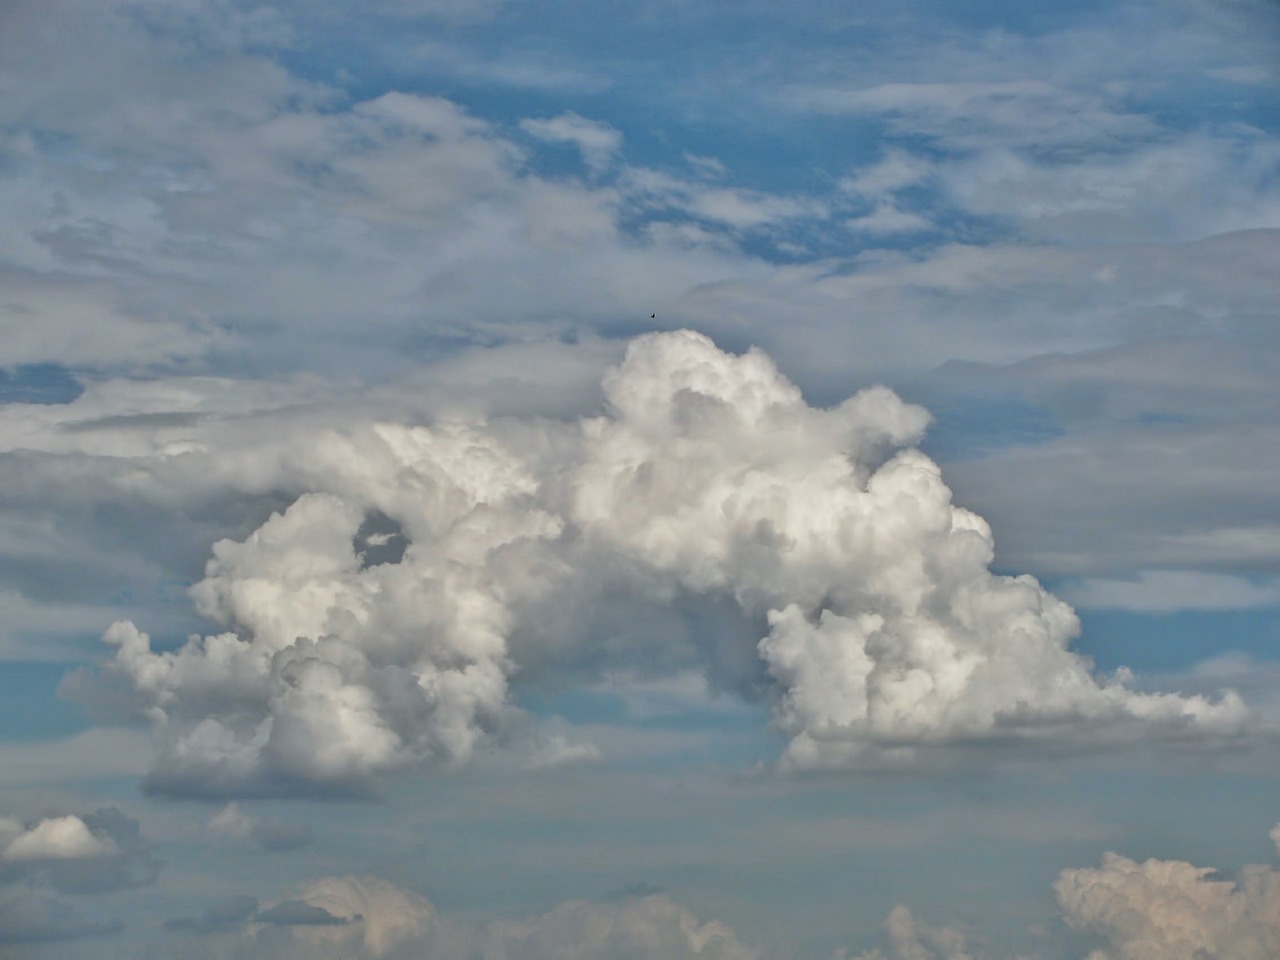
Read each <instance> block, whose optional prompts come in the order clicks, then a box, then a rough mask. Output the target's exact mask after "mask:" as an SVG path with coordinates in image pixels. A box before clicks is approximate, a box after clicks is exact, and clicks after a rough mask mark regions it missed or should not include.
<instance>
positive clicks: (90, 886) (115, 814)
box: [0, 807, 161, 893]
mask: <svg viewBox="0 0 1280 960" xmlns="http://www.w3.org/2000/svg"><path fill="white" fill-rule="evenodd" d="M160 866H161V863H160V860H159V859H158V858H157V857H156V855H155V853H154V851H153V850H152V848H151V845H150V843H148V842H147V841H146V840H145V838H143V836H142V832H141V829H140V827H139V824H138V821H137V820H134V819H133V818H132V817H129V816H126V815H125V814H124V813H121V812H120V811H119V810H117V809H115V808H113V807H105V808H103V809H101V810H96V811H94V812H93V813H86V814H84V815H82V816H76V815H67V816H62V817H47V818H44V819H42V820H38V821H36V822H35V823H32V824H30V825H25V826H24V825H23V824H22V823H21V822H19V821H18V820H15V819H13V818H11V817H0V884H3V883H12V882H18V881H22V882H25V883H28V884H36V885H47V886H49V887H51V888H53V889H54V890H57V891H59V892H62V893H100V892H105V891H109V890H121V889H126V888H129V887H138V886H145V885H147V884H150V883H154V882H155V879H156V877H157V876H158V875H159V873H160Z"/></svg>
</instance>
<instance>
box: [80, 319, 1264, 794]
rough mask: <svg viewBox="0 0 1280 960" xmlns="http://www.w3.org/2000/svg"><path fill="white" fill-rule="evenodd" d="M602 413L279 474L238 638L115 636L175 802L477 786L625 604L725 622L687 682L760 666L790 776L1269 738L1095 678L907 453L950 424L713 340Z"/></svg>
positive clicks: (233, 597)
mask: <svg viewBox="0 0 1280 960" xmlns="http://www.w3.org/2000/svg"><path fill="white" fill-rule="evenodd" d="M603 385H604V392H605V398H606V409H605V412H604V413H603V414H601V415H599V416H595V417H588V418H584V419H581V420H577V421H570V422H565V421H550V420H540V419H524V420H521V419H512V418H507V419H499V420H494V421H491V422H482V421H471V422H458V421H442V422H438V423H434V424H431V425H405V424H400V423H388V422H377V423H367V424H364V425H356V426H352V427H347V428H344V429H342V430H341V431H339V430H333V431H330V432H326V433H323V434H321V435H319V436H316V437H308V438H306V442H305V443H303V442H297V443H293V444H291V445H290V444H287V443H286V444H282V449H281V450H280V451H277V452H276V453H275V454H274V455H273V456H274V457H275V459H276V461H279V462H284V461H287V466H286V467H285V468H284V469H287V470H288V472H289V474H290V476H292V477H294V478H300V480H299V482H300V484H301V485H302V486H303V487H304V488H305V489H306V491H307V492H305V493H304V494H303V495H301V496H299V497H297V499H296V500H294V501H293V503H292V504H291V505H290V506H289V507H288V508H287V509H285V510H284V511H283V512H280V513H277V514H275V515H273V516H272V517H271V518H270V519H269V520H267V521H266V522H265V523H264V524H262V526H261V527H259V528H258V529H257V530H256V531H254V532H253V533H252V534H251V535H250V536H249V537H247V538H246V539H244V540H242V541H231V540H224V541H221V542H219V543H217V544H215V545H214V548H213V556H212V558H211V559H210V560H209V562H208V565H207V568H206V571H205V577H204V579H203V580H201V581H200V582H199V583H197V584H196V585H195V586H194V587H193V588H192V591H191V593H192V597H193V599H194V603H195V606H196V609H197V610H198V612H199V613H201V614H202V615H203V616H205V617H207V618H209V619H211V620H213V621H215V622H217V623H219V624H221V625H223V627H224V628H225V629H224V631H223V632H221V633H215V634H212V635H209V636H204V637H193V638H191V639H190V640H189V641H188V642H187V643H186V644H185V645H183V646H181V647H180V648H178V649H176V650H165V651H158V650H156V649H153V647H152V644H151V641H150V638H149V637H148V636H147V635H146V634H145V633H143V632H142V631H141V630H140V629H139V628H138V627H136V626H135V625H134V624H132V623H129V622H120V623H116V624H114V625H112V626H111V627H110V629H108V630H107V632H106V634H105V636H104V639H105V640H106V642H107V643H108V644H110V645H111V646H112V647H113V648H114V653H113V656H112V657H111V659H110V661H109V662H108V663H107V665H106V666H105V668H104V671H103V681H104V682H106V683H110V684H113V685H115V686H116V687H117V688H120V689H121V690H123V691H124V693H125V695H126V696H127V698H129V699H130V700H131V701H132V702H133V703H134V704H135V705H136V707H137V709H138V711H139V712H141V713H144V714H145V715H146V716H148V717H149V718H150V720H151V722H152V723H153V724H154V726H155V728H156V730H157V733H158V737H159V744H160V746H159V755H158V758H157V761H156V765H155V768H154V770H153V772H152V775H151V783H152V785H153V787H155V788H157V789H161V790H170V791H178V792H199V793H208V792H220V793H231V794H234V793H251V792H262V791H268V792H270V791H280V790H300V789H301V790H305V789H311V788H324V789H332V788H335V787H341V786H359V785H361V784H365V783H367V782H368V781H369V779H370V778H375V777H377V776H379V775H381V774H383V773H385V772H387V771H389V770H392V769H395V768H399V767H403V766H407V765H411V764H417V763H423V762H434V763H438V764H443V765H446V766H449V765H458V764H463V763H466V762H468V761H469V760H470V759H472V758H473V757H474V756H475V754H476V753H477V751H479V750H483V749H485V748H486V747H487V746H489V745H491V744H493V743H494V742H496V741H498V740H501V739H502V738H503V737H504V735H505V733H506V732H508V731H509V730H510V729H511V728H512V725H513V721H514V720H515V719H516V718H518V717H519V711H518V709H517V708H516V706H515V701H514V698H513V693H512V689H513V680H516V681H518V678H519V676H520V674H521V672H522V671H530V670H540V671H544V672H545V671H560V672H561V673H563V674H564V675H566V676H572V675H574V672H575V671H576V670H579V669H580V668H581V665H582V664H583V663H592V664H600V663H601V662H602V660H603V659H607V654H606V653H605V651H607V650H608V649H610V648H609V646H608V644H605V643H603V642H602V641H603V639H606V638H602V637H601V636H600V635H599V633H598V631H597V630H595V629H594V627H593V624H598V623H599V622H600V616H599V611H600V609H601V607H602V606H603V605H605V604H607V603H609V602H610V599H611V598H616V597H618V596H619V595H623V594H625V595H628V596H630V597H632V598H633V599H634V598H639V599H640V600H641V601H643V602H645V603H650V604H660V605H670V604H671V603H672V602H673V601H674V599H675V598H677V597H681V596H694V597H704V598H714V599H717V600H720V601H724V602H731V604H732V606H733V607H734V608H735V609H736V610H737V611H738V613H739V614H740V624H739V627H740V628H739V629H736V630H731V631H726V632H725V635H724V636H715V637H712V638H709V639H707V640H706V641H705V642H704V643H703V645H702V646H701V647H699V648H698V649H696V650H693V651H691V652H690V651H685V652H684V653H683V654H682V656H685V657H686V659H687V658H688V657H692V658H694V659H695V660H698V658H701V661H700V662H701V665H702V667H703V669H704V670H707V671H711V670H712V669H713V661H714V662H720V661H723V660H724V659H726V655H728V656H730V658H731V657H732V656H737V657H739V658H742V657H743V656H744V655H745V656H747V657H750V658H753V659H756V658H758V659H756V662H757V667H758V669H757V676H756V677H755V682H756V686H757V687H758V688H763V691H764V693H765V694H766V695H767V696H768V697H770V698H771V701H772V703H773V710H774V714H773V715H774V719H775V722H776V724H777V726H778V727H779V728H780V729H781V730H783V731H784V732H785V733H786V734H787V735H788V736H789V737H790V742H789V744H788V746H787V747H786V750H785V753H784V755H783V757H782V761H781V762H782V765H783V766H784V767H786V768H790V769H797V770H816V769H850V768H857V767H860V766H867V765H883V764H885V763H892V764H903V765H910V764H914V763H918V762H920V761H921V760H922V759H923V758H924V757H926V756H929V755H936V754H937V753H939V752H945V751H946V750H947V749H948V748H951V747H956V746H960V745H965V744H971V743H974V742H990V741H1000V742H1018V743H1027V742H1030V743H1035V744H1043V745H1055V744H1073V745H1080V744H1084V745H1097V744H1105V743H1113V742H1120V741H1127V740H1133V739H1137V738H1141V739H1151V738H1166V737H1167V738H1203V737H1223V736H1234V735H1238V734H1239V733H1240V732H1241V731H1242V730H1243V729H1244V727H1245V726H1246V725H1247V723H1248V714H1247V711H1246V709H1245V707H1244V705H1243V704H1242V702H1241V701H1240V699H1239V698H1238V697H1237V696H1236V695H1235V694H1233V693H1230V692H1228V693H1226V694H1224V695H1223V696H1222V697H1221V698H1220V699H1218V700H1216V701H1211V700H1209V699H1206V698H1204V697H1201V696H1189V697H1184V696H1178V695H1175V694H1171V693H1141V692H1137V691H1135V690H1134V689H1132V688H1131V687H1130V686H1129V685H1127V683H1126V676H1125V675H1124V674H1121V675H1118V676H1116V677H1110V678H1102V677H1098V676H1096V675H1095V674H1094V673H1093V671H1092V670H1091V665H1090V663H1089V662H1088V661H1087V660H1086V659H1085V658H1083V657H1081V656H1079V655H1078V654H1076V653H1074V652H1073V651H1072V650H1071V649H1070V643H1071V641H1072V640H1073V638H1074V637H1075V635H1076V634H1077V632H1078V629H1079V625H1078V621H1077V619H1076V617H1075V615H1074V613H1073V611H1072V610H1071V608H1070V607H1069V606H1067V605H1066V604H1065V603H1063V602H1062V601H1060V600H1058V599H1057V598H1055V597H1054V596H1052V595H1051V594H1049V593H1048V592H1046V591H1045V590H1044V589H1043V588H1042V587H1041V586H1040V585H1039V584H1038V583H1037V582H1036V581H1035V580H1034V579H1033V578H1031V577H1028V576H1020V577H1008V576H1001V575H997V574H994V573H992V572H991V570H990V564H991V562H992V558H993V555H994V546H993V538H992V533H991V530H990V528H989V526H988V525H987V524H986V522H985V521H984V520H983V519H982V518H981V517H979V516H977V515H975V514H974V513H972V512H970V511H968V510H965V509H964V508H962V507H959V506H957V505H955V504H953V503H952V502H951V492H950V490H949V489H948V487H947V486H946V484H945V483H944V481H943V479H942V475H941V471H940V470H939V468H938V466H937V465H936V464H935V463H933V462H932V461H931V460H930V459H929V458H928V457H927V456H925V455H924V454H923V453H921V452H920V451H919V450H918V449H916V448H915V447H914V444H915V443H916V441H918V440H919V438H920V436H921V435H922V433H923V431H924V429H925V427H926V425H927V423H928V414H927V413H926V412H925V411H924V410H923V409H921V408H919V407H916V406H913V405H910V404H907V403H905V402H903V401H902V400H901V399H899V398H898V397H897V396H896V395H895V394H894V393H892V392H891V391H889V390H887V389H884V388H879V387H876V388H871V389H867V390H863V391H861V392H859V393H857V394H855V395H854V396H853V397H851V398H850V399H848V400H846V401H845V402H843V403H841V404H839V405H837V406H834V407H831V408H828V409H817V408H814V407H811V406H809V405H808V404H807V403H806V402H805V400H804V399H803V397H802V396H801V394H800V391H799V390H798V388H796V387H795V386H794V385H793V384H792V383H790V382H789V381H788V380H787V379H786V378H785V377H784V376H783V375H782V374H781V373H780V372H779V371H778V370H777V368H776V367H775V366H774V364H773V363H772V361H771V360H770V359H769V358H768V357H767V356H765V355H764V354H763V353H761V352H759V351H756V350H752V351H749V352H747V353H746V354H743V355H741V356H736V355H732V354H729V353H726V352H723V351H721V350H720V349H718V348H717V347H716V346H715V344H713V343H712V342H711V341H710V340H709V339H708V338H706V337H705V336H702V335H701V334H698V333H693V332H689V331H679V332H673V333H663V334H651V335H646V336H643V337H640V338H638V339H636V340H635V341H633V342H632V343H631V344H630V346H629V348H628V350H627V354H626V357H625V359H624V361H623V362H622V363H621V364H620V365H619V366H618V367H616V368H614V369H611V370H610V371H608V372H607V373H606V375H605V377H604V381H603ZM666 642H668V641H667V640H665V639H664V637H662V636H653V637H649V638H647V639H644V640H643V641H642V643H647V644H649V645H650V646H652V647H655V648H661V646H662V645H663V644H664V643H666ZM677 660H679V658H678V657H668V658H666V659H665V660H664V658H662V657H660V656H651V657H649V658H648V661H647V662H649V663H650V664H651V665H652V664H655V663H656V664H661V663H664V662H668V663H674V662H676V661H677ZM688 665H689V664H688V663H680V664H679V666H680V667H681V668H682V669H687V667H688ZM568 752H569V753H570V754H572V753H573V750H572V749H571V748H568Z"/></svg>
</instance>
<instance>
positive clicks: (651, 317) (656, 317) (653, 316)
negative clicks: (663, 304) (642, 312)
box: [649, 313, 658, 320]
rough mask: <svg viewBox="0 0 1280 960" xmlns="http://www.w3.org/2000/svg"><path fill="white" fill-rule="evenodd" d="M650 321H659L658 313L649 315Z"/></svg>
mask: <svg viewBox="0 0 1280 960" xmlns="http://www.w3.org/2000/svg"><path fill="white" fill-rule="evenodd" d="M649 319H650V320H657V319H658V315H657V314H656V313H651V314H649Z"/></svg>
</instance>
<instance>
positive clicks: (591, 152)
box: [520, 113, 622, 174]
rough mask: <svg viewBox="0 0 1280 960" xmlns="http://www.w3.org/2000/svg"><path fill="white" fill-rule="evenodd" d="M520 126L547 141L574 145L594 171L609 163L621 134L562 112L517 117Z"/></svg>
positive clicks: (607, 126)
mask: <svg viewBox="0 0 1280 960" xmlns="http://www.w3.org/2000/svg"><path fill="white" fill-rule="evenodd" d="M520 129H521V130H523V131H524V132H525V133H527V134H529V135H530V136H534V137H537V138H538V139H539V140H544V141H546V142H548V143H572V144H574V145H575V146H576V147H577V148H578V150H579V151H580V152H581V154H582V159H583V162H585V163H586V165H587V168H588V169H589V170H591V172H592V173H596V174H599V173H602V172H603V171H604V170H605V169H607V168H608V167H609V165H610V164H612V163H613V161H614V158H615V157H616V156H617V154H618V151H619V150H620V149H621V147H622V134H621V133H620V132H619V131H618V130H615V129H614V128H613V127H611V126H609V125H608V124H607V123H600V122H598V121H595V120H588V119H587V118H585V117H580V116H578V114H576V113H562V114H560V115H559V116H556V117H551V118H549V119H546V120H535V119H525V120H521V121H520Z"/></svg>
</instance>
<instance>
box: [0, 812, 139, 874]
mask: <svg viewBox="0 0 1280 960" xmlns="http://www.w3.org/2000/svg"><path fill="white" fill-rule="evenodd" d="M116 852H118V851H117V848H116V845H115V844H114V843H113V842H111V840H110V839H105V838H101V837H96V836H94V835H93V834H92V833H91V832H90V831H89V828H88V827H87V826H86V825H85V822H84V821H83V820H81V819H80V818H79V817H76V816H66V817H52V818H50V819H47V820H41V821H40V822H39V823H37V824H36V825H35V826H34V827H31V828H30V829H29V830H26V831H25V832H23V833H21V834H19V835H18V836H16V837H14V838H13V839H12V840H10V841H9V843H8V845H7V846H6V847H5V848H4V850H3V852H0V860H5V861H8V862H10V863H23V862H30V861H34V860H80V859H88V858H93V857H105V856H108V855H110V854H113V853H116Z"/></svg>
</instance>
